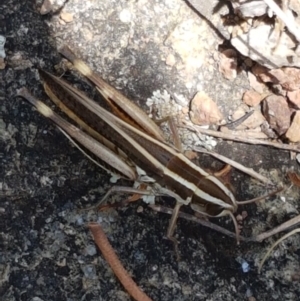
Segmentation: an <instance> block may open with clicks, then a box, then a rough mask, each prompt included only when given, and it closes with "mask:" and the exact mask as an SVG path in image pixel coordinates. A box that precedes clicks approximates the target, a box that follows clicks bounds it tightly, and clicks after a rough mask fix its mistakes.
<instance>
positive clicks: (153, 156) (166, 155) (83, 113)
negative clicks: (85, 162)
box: [18, 47, 249, 239]
mask: <svg viewBox="0 0 300 301" xmlns="http://www.w3.org/2000/svg"><path fill="white" fill-rule="evenodd" d="M60 52H61V53H62V54H63V56H65V57H66V58H67V59H68V60H69V61H71V62H72V63H73V65H74V67H75V69H77V70H78V71H79V72H80V73H82V74H83V75H84V76H86V77H87V78H88V79H89V80H90V81H91V82H93V83H94V84H95V85H96V88H97V90H98V91H99V92H100V93H101V94H102V96H103V97H104V98H105V99H106V101H107V102H108V103H109V105H110V106H111V108H112V111H113V113H114V114H112V113H110V112H109V111H107V110H106V109H104V108H103V107H101V106H100V105H99V104H97V103H96V102H95V101H93V100H91V99H90V98H88V97H87V96H86V95H85V94H84V93H82V92H81V91H79V90H77V89H75V88H74V87H72V86H71V85H70V84H68V83H67V82H66V81H64V80H62V79H60V78H58V77H56V76H54V75H52V74H50V73H48V72H45V71H40V75H41V77H42V79H43V81H44V88H45V91H46V93H47V94H48V96H49V97H50V99H51V100H52V101H53V102H54V103H55V104H56V105H57V106H58V107H59V108H60V109H61V110H62V111H63V112H64V113H65V114H67V115H68V116H69V117H70V118H71V119H72V120H73V121H75V123H77V125H78V126H79V127H76V126H74V125H72V124H71V123H69V122H68V121H66V120H65V119H63V118H62V117H60V116H59V115H57V114H56V113H54V112H53V111H52V110H51V109H50V108H49V107H47V106H46V105H45V104H44V103H42V102H41V101H38V100H37V99H35V98H34V97H33V96H32V95H31V94H30V93H29V92H28V91H27V90H26V89H25V88H22V89H20V90H19V92H18V95H19V96H21V97H23V98H25V99H27V100H28V101H29V102H30V103H31V104H32V105H34V106H35V107H36V109H37V110H38V111H39V112H40V113H41V114H42V115H44V116H46V117H47V118H49V119H51V120H52V121H53V122H54V123H55V124H56V125H57V126H58V127H59V128H60V129H61V130H62V131H63V132H64V133H65V134H66V135H67V136H68V137H69V138H70V139H72V140H74V143H75V144H76V145H77V146H78V147H79V148H80V149H81V150H83V149H84V150H83V151H84V152H86V151H88V152H90V153H92V154H93V155H94V156H96V157H97V161H98V163H99V164H100V166H101V167H103V168H104V169H106V170H107V171H109V172H113V173H114V174H117V175H119V176H120V177H123V178H126V179H129V180H132V181H141V182H143V179H142V178H141V177H140V176H139V174H138V170H139V168H141V169H142V170H144V171H145V172H146V174H147V176H148V177H151V179H152V180H153V183H151V186H152V187H153V190H154V192H151V193H155V194H162V195H167V196H171V197H173V198H175V199H176V206H175V208H174V210H173V213H172V217H171V219H170V223H169V227H168V231H167V237H168V238H170V239H172V237H173V233H174V229H175V225H176V220H177V217H178V213H179V210H180V207H181V206H182V205H190V206H191V208H192V209H193V210H194V211H196V212H198V213H200V214H202V215H206V216H208V217H220V216H224V215H231V217H232V218H233V220H234V222H235V218H234V217H233V213H234V212H235V211H236V209H237V207H238V205H239V204H242V203H243V202H238V201H237V200H236V199H235V197H234V195H233V193H232V192H231V191H230V189H229V188H228V187H227V186H226V185H225V184H224V183H223V182H222V181H221V180H220V179H219V178H217V177H215V176H213V175H211V174H209V173H208V172H206V171H205V170H203V169H202V168H200V167H199V166H197V165H196V164H194V163H193V162H192V161H190V160H189V159H188V158H186V157H185V156H184V155H183V154H182V153H181V152H180V151H179V150H178V149H176V148H175V147H174V146H171V145H169V144H168V143H166V141H165V139H164V136H163V134H162V132H161V130H160V129H159V127H158V126H157V125H156V124H155V123H154V122H153V121H152V120H151V119H150V118H149V117H148V116H147V115H146V113H144V112H143V111H142V110H141V109H140V108H139V107H137V106H136V105H135V104H133V103H132V102H131V101H130V100H129V99H127V98H126V97H124V96H123V95H122V94H121V93H120V92H118V91H117V90H115V89H114V88H112V87H111V86H110V85H108V84H107V83H105V82H104V81H103V80H102V79H101V78H100V77H99V76H97V75H96V74H95V73H94V72H93V71H92V70H91V69H90V68H89V67H88V66H87V65H86V64H85V63H84V62H83V61H81V60H80V59H78V58H76V56H75V55H74V54H73V53H72V52H71V50H70V49H68V48H67V47H64V48H62V49H61V50H60ZM78 144H79V145H78ZM138 167H139V168H138ZM139 193H141V194H144V193H146V192H143V191H140V192H139ZM148 193H149V192H148ZM248 202H249V201H248ZM235 226H236V222H235Z"/></svg>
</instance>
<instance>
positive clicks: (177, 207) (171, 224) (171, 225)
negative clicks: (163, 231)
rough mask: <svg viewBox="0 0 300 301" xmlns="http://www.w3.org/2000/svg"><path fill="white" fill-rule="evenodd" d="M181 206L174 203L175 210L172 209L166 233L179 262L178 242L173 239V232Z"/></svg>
mask: <svg viewBox="0 0 300 301" xmlns="http://www.w3.org/2000/svg"><path fill="white" fill-rule="evenodd" d="M181 206H182V204H181V203H179V202H176V205H175V208H174V209H173V212H172V216H171V219H170V222H169V226H168V231H167V238H168V239H170V240H171V241H172V242H173V244H174V251H175V254H176V258H177V260H178V261H179V260H180V255H179V250H178V241H177V240H176V238H175V237H174V231H175V228H176V222H177V219H178V215H179V210H180V208H181Z"/></svg>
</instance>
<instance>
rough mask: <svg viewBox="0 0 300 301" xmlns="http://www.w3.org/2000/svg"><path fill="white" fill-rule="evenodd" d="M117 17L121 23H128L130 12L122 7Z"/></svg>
mask: <svg viewBox="0 0 300 301" xmlns="http://www.w3.org/2000/svg"><path fill="white" fill-rule="evenodd" d="M119 18H120V20H121V22H123V23H129V22H130V21H131V13H130V11H129V10H128V9H123V10H122V11H121V12H120V15H119Z"/></svg>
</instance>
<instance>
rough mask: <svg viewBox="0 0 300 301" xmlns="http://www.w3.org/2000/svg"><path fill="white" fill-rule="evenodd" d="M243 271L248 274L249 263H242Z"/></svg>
mask: <svg viewBox="0 0 300 301" xmlns="http://www.w3.org/2000/svg"><path fill="white" fill-rule="evenodd" d="M242 270H243V272H244V273H248V272H249V271H250V266H249V263H248V262H247V261H243V262H242Z"/></svg>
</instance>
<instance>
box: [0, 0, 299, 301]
mask: <svg viewBox="0 0 300 301" xmlns="http://www.w3.org/2000/svg"><path fill="white" fill-rule="evenodd" d="M61 2H62V3H60V2H59V1H57V2H56V3H58V4H57V5H58V7H54V11H52V12H51V13H49V14H45V15H41V14H40V13H39V11H40V7H41V4H42V3H40V1H37V2H35V1H26V0H19V1H16V0H13V1H10V0H8V1H6V2H5V4H2V5H1V7H0V34H1V35H3V36H5V37H6V39H7V40H6V44H5V52H6V58H5V64H6V66H5V69H3V70H1V71H0V74H1V77H0V100H1V102H0V105H1V110H0V164H1V168H0V189H1V190H0V296H1V300H4V301H13V300H30V301H40V300H45V301H46V300H56V301H59V300H68V301H71V300H74V301H75V300H130V297H129V296H128V295H127V293H126V292H125V291H124V290H123V287H122V286H121V284H120V283H119V282H118V280H117V279H116V277H115V276H114V275H113V273H112V271H111V269H110V268H109V266H108V265H107V263H106V262H105V261H104V259H103V258H102V257H101V254H100V252H99V251H98V250H97V248H96V247H95V245H94V242H93V240H92V237H91V234H90V233H89V231H88V229H87V227H86V224H87V223H88V222H89V221H98V222H101V224H102V226H103V228H104V230H105V232H106V233H107V236H108V238H109V240H110V241H111V243H112V245H113V247H114V248H115V250H116V252H117V254H118V255H119V257H120V259H121V261H122V262H123V264H124V265H125V267H126V268H127V269H128V271H129V272H130V274H131V275H132V276H133V278H134V280H135V281H136V282H137V283H138V284H139V285H140V286H141V287H142V289H143V290H144V291H145V292H146V293H147V294H148V295H149V296H150V297H151V298H152V299H153V300H157V301H158V300H164V301H167V300H213V301H217V300H222V301H224V300H228V301H229V300H248V299H249V298H250V297H254V298H256V300H265V301H268V300H298V299H299V297H298V296H299V293H300V286H299V284H298V280H299V274H300V266H299V244H300V242H299V237H298V236H297V235H296V236H293V237H292V238H290V239H288V240H287V241H284V242H283V243H282V244H280V246H279V247H277V248H276V249H275V251H274V252H273V253H272V256H271V258H269V260H268V261H267V262H266V263H265V266H264V268H263V270H262V273H261V274H258V273H257V266H258V264H259V262H260V260H261V259H262V257H263V255H264V254H265V252H266V251H267V248H268V247H269V246H270V245H271V244H272V242H274V241H275V240H276V238H278V237H279V236H276V237H274V238H271V239H268V240H267V241H266V242H263V243H253V242H252V243H245V242H242V243H241V244H240V246H237V245H236V241H235V240H234V239H231V238H228V237H226V236H224V235H222V234H221V233H218V232H215V231H213V230H208V229H207V228H204V227H202V226H200V225H198V224H195V223H192V222H189V221H186V220H179V222H178V224H177V229H176V238H177V240H178V241H179V250H180V255H181V258H180V261H177V260H176V257H175V254H174V249H173V245H172V243H171V242H170V241H168V240H167V239H165V234H166V229H167V227H168V221H169V217H168V216H167V215H165V214H163V213H155V212H154V211H152V210H151V209H150V208H148V207H147V204H144V203H142V202H141V201H139V202H137V203H136V204H130V205H128V206H126V207H122V208H118V209H116V210H110V211H107V212H96V211H95V210H88V211H81V210H80V209H82V208H86V207H89V206H91V205H93V204H95V203H97V201H99V200H100V199H101V197H102V196H103V195H104V193H105V192H106V191H107V189H108V188H109V187H110V186H111V185H112V184H111V183H110V182H109V176H108V175H107V174H106V173H105V172H103V171H102V170H100V169H99V168H98V167H97V166H95V165H94V164H93V163H92V162H90V161H89V160H88V159H87V158H85V157H84V156H83V155H82V154H81V153H80V152H79V151H78V150H77V149H76V148H75V147H73V146H72V145H71V144H70V143H69V142H68V140H67V139H65V137H64V136H63V135H62V134H61V132H60V131H59V130H58V129H57V128H56V127H54V126H53V125H52V124H51V123H50V122H49V121H47V120H46V119H45V118H43V117H42V116H40V115H39V114H38V113H37V112H36V111H35V110H34V109H32V107H31V106H30V105H29V104H28V103H26V102H25V101H24V100H22V99H20V98H18V97H16V92H17V90H18V89H19V88H21V87H23V86H26V87H28V88H29V89H30V91H31V92H32V93H33V94H34V95H36V96H37V97H38V98H40V99H41V100H45V101H46V102H47V103H48V104H49V103H50V102H49V101H48V100H47V97H46V96H45V93H44V92H43V88H42V85H41V83H40V81H39V78H38V73H37V68H43V69H46V70H48V71H51V72H53V73H55V70H54V66H55V65H57V64H58V63H59V62H60V61H61V57H60V55H59V54H58V48H59V47H60V46H61V45H63V44H68V45H69V46H70V47H71V48H72V49H73V50H74V51H75V52H76V53H77V54H78V55H79V56H80V57H81V58H82V59H84V60H85V61H86V62H87V63H88V64H89V65H90V66H91V67H93V68H94V69H96V70H98V72H99V73H100V74H101V75H102V76H103V78H104V79H105V80H107V81H108V82H109V83H110V84H111V85H113V86H114V87H116V88H118V89H119V90H121V91H122V93H124V94H125V95H127V96H128V97H130V98H131V99H132V100H133V101H135V102H136V103H137V104H139V105H140V106H142V107H144V108H145V110H147V109H148V108H147V106H146V100H147V99H148V98H150V97H151V96H152V95H153V92H154V91H157V90H160V91H161V93H163V91H164V90H166V91H168V93H169V94H171V95H172V94H176V95H182V96H183V97H184V98H185V99H186V100H190V99H191V98H192V97H193V96H194V94H195V93H196V92H197V91H202V90H203V91H205V92H206V94H207V95H209V97H211V98H212V99H214V101H215V102H216V103H217V105H218V107H219V108H220V110H221V111H222V114H223V115H224V116H228V115H229V114H230V113H231V112H233V111H234V110H235V109H236V108H237V106H238V105H239V104H240V103H241V99H242V95H243V93H244V91H246V90H247V89H249V83H248V79H247V76H246V73H245V71H243V68H241V72H240V73H239V74H238V76H237V77H236V78H235V79H234V80H231V81H228V80H226V79H224V78H223V77H222V75H221V74H220V72H219V71H218V67H217V63H216V61H215V59H214V58H215V55H216V54H217V53H218V51H219V45H220V44H221V43H223V41H222V40H221V38H220V37H219V35H217V34H216V33H215V31H213V30H211V28H210V26H209V24H208V23H207V22H206V21H205V20H203V19H201V18H200V16H199V15H198V14H196V13H195V12H194V11H192V10H191V8H190V7H189V6H187V5H186V3H185V2H184V1H179V0H172V1H163V2H161V1H154V0H151V1H125V0H122V1H93V0H89V1H84V2H82V1H79V0H74V1H66V2H65V3H64V4H63V1H61ZM60 4H63V5H61V6H60ZM62 12H63V13H64V15H63V16H66V15H67V16H68V18H67V19H66V18H65V17H63V18H61V15H60V14H61V13H62ZM239 64H240V66H241V67H243V66H244V65H243V57H242V56H241V57H240V60H239ZM73 81H74V79H73ZM76 84H77V86H78V87H80V88H81V89H83V90H88V91H90V94H92V95H93V94H95V91H94V90H93V89H92V88H91V86H90V85H88V84H87V83H86V81H84V80H83V79H81V78H78V79H77V80H76ZM215 150H216V151H217V152H219V153H221V154H223V155H225V156H228V157H230V158H232V159H234V160H237V161H238V162H240V163H242V164H245V165H247V166H249V167H251V168H253V169H254V170H256V171H259V172H261V173H262V174H264V175H265V176H268V177H270V178H271V179H272V180H273V181H274V182H275V183H276V184H278V185H279V184H280V183H283V184H284V185H286V187H288V186H289V183H288V180H287V179H286V172H287V171H288V170H290V169H294V170H295V171H299V164H298V165H297V164H296V163H295V162H294V161H293V160H291V159H290V154H289V153H288V152H284V151H281V150H278V149H277V150H275V149H272V148H269V147H263V146H257V145H251V146H250V145H245V144H240V143H230V142H225V141H218V144H217V147H216V149H215ZM198 162H199V164H200V165H204V166H205V167H206V168H209V169H214V168H219V167H220V166H221V165H220V164H216V163H215V162H213V160H212V159H211V158H209V157H208V156H200V158H199V160H198ZM119 184H120V185H122V184H125V185H128V183H122V182H121V183H119ZM231 184H232V186H233V187H234V190H235V195H236V197H237V199H238V200H245V199H249V198H252V197H254V196H258V195H260V194H263V193H265V192H266V190H267V189H268V187H265V186H263V185H261V184H259V183H258V182H256V181H254V180H251V179H250V178H249V177H247V176H244V175H243V174H241V173H239V172H236V171H233V172H232V176H231ZM298 194H299V189H297V188H296V187H291V188H289V189H288V190H286V191H285V192H284V193H282V194H280V195H278V196H275V197H272V198H271V199H270V200H268V201H264V202H262V203H261V204H252V205H249V206H242V207H241V208H239V210H238V213H241V212H242V211H243V210H246V211H247V213H248V216H247V218H246V219H245V220H244V223H243V232H242V234H243V235H245V236H252V235H257V234H259V233H261V232H263V231H266V230H268V229H270V228H272V227H274V226H277V225H279V224H280V223H282V222H284V221H286V220H288V219H289V218H291V217H294V216H296V215H297V214H298V213H299V212H298V208H299V205H298V200H299V195H298ZM113 199H120V196H114V197H113ZM157 201H158V202H160V203H162V204H164V205H166V206H169V207H171V206H172V205H174V201H173V200H170V199H162V198H158V199H157ZM141 207H142V209H141ZM214 221H215V222H216V223H218V224H220V225H222V226H224V227H226V228H227V229H230V230H231V231H232V230H233V225H232V223H231V220H230V219H229V218H228V217H224V218H220V219H216V220H214ZM243 262H247V263H248V264H249V266H250V271H249V272H243V270H242V263H243ZM250 300H251V299H250Z"/></svg>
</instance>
